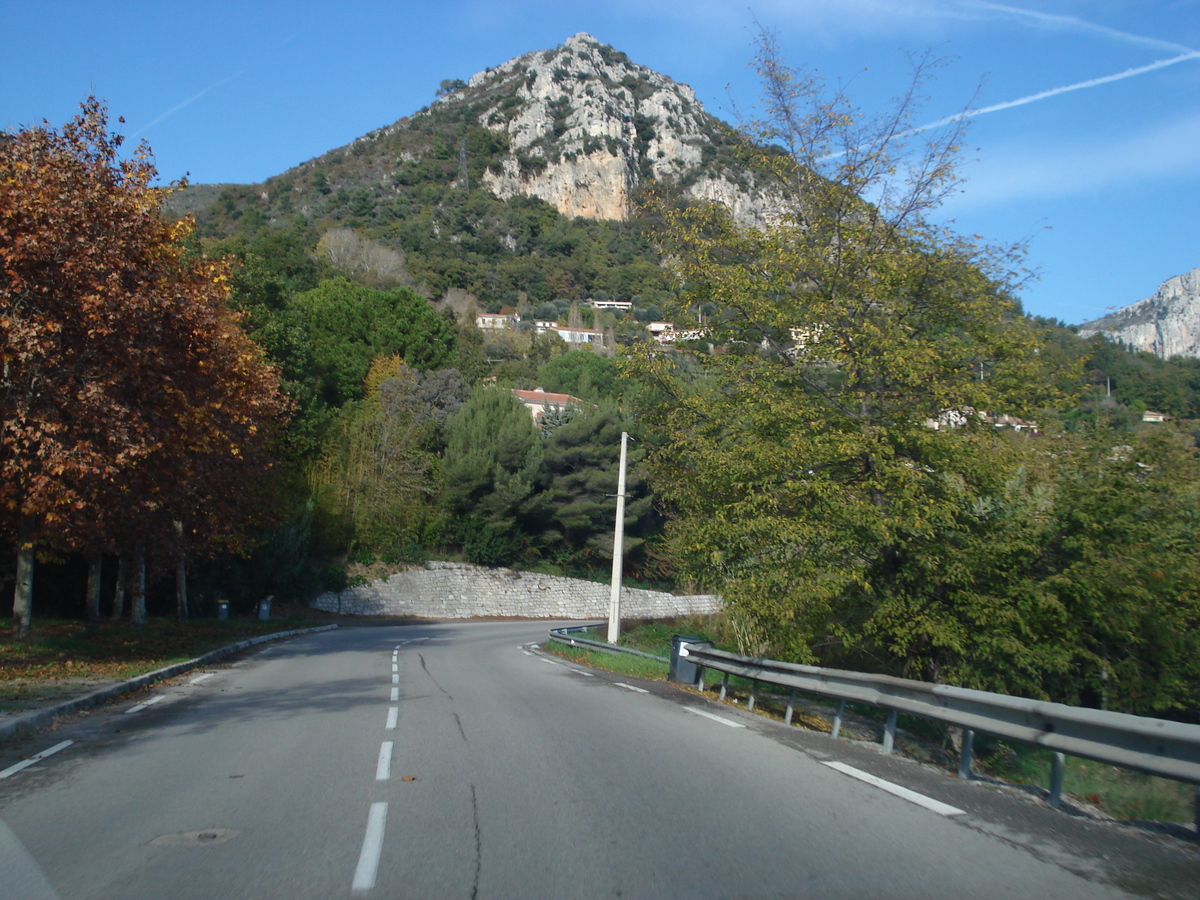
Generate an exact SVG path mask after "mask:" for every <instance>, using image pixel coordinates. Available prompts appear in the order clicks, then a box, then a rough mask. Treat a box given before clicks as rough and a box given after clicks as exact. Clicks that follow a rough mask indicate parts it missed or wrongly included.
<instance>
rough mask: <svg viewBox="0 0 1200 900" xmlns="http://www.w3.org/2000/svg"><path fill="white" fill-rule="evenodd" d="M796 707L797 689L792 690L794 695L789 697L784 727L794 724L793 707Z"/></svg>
mask: <svg viewBox="0 0 1200 900" xmlns="http://www.w3.org/2000/svg"><path fill="white" fill-rule="evenodd" d="M795 705H796V689H795V688H792V693H791V694H789V695H788V705H787V712H786V713H784V716H783V724H784V725H791V724H792V709H793V707H795Z"/></svg>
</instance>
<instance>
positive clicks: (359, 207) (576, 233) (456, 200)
mask: <svg viewBox="0 0 1200 900" xmlns="http://www.w3.org/2000/svg"><path fill="white" fill-rule="evenodd" d="M447 87H448V88H449V89H450V92H449V93H447V94H446V95H445V96H443V97H440V98H439V99H438V100H437V101H435V102H434V103H433V104H431V105H430V106H429V107H426V108H424V109H422V110H420V111H418V112H416V113H414V114H413V115H412V116H409V117H406V118H403V119H400V120H399V121H397V122H395V123H393V124H392V125H389V126H387V127H385V128H380V129H377V130H375V131H373V132H370V133H369V134H366V135H364V136H362V137H360V138H358V139H356V140H355V141H353V142H352V143H350V144H349V145H347V146H345V147H341V148H337V149H334V150H330V151H329V152H328V153H325V154H323V155H322V156H320V157H318V158H316V159H312V160H309V161H308V162H305V163H303V164H301V165H299V166H296V167H294V168H293V169H290V170H289V171H287V172H285V173H283V174H281V175H279V176H276V177H274V178H270V179H268V180H267V181H266V182H265V183H263V184H261V185H230V186H225V187H224V188H223V189H220V190H217V189H215V186H206V185H198V186H196V187H194V188H189V189H188V190H186V191H184V192H181V193H180V194H178V195H176V196H174V197H172V198H171V200H170V203H171V206H172V208H173V209H175V210H176V211H177V212H178V213H180V214H182V213H184V212H192V213H193V214H195V215H196V216H197V218H198V220H199V222H200V226H201V233H202V234H203V235H205V236H207V237H209V238H225V237H228V236H231V235H242V236H245V237H248V238H252V237H253V236H254V235H257V234H261V233H265V232H275V233H283V232H292V233H302V234H303V236H304V237H303V239H304V240H305V241H306V242H307V245H308V247H309V249H310V250H311V249H315V248H316V245H317V240H318V238H319V237H320V236H321V235H322V234H324V233H326V232H328V231H330V230H331V229H344V228H351V229H354V230H355V231H357V232H359V233H360V234H362V235H363V236H364V237H367V238H370V239H371V240H373V241H374V242H376V243H378V244H380V245H381V246H383V247H385V248H387V249H389V250H392V251H395V252H397V253H400V254H403V255H404V257H405V261H406V265H407V270H408V273H409V274H410V276H411V279H410V280H411V282H413V283H416V284H417V285H419V286H421V288H422V290H423V291H424V293H426V294H427V295H428V296H430V297H440V296H443V295H444V294H446V292H447V291H450V290H452V289H458V290H461V291H466V292H468V293H470V294H471V295H473V296H474V297H476V298H478V299H479V300H480V302H481V303H482V304H483V305H484V306H496V305H497V304H500V303H508V304H520V303H524V302H526V301H529V302H531V303H533V304H537V303H545V302H548V301H551V300H561V299H571V298H580V297H587V296H596V295H599V294H601V293H604V294H608V295H609V296H613V297H617V298H620V299H629V300H633V301H634V305H635V308H636V309H641V310H644V311H645V312H646V314H647V315H651V316H652V315H653V314H654V308H655V304H656V303H657V302H659V301H660V300H662V299H664V298H665V296H666V295H668V294H670V293H673V292H674V290H675V283H674V280H673V279H672V278H671V277H670V276H669V275H668V273H667V272H666V271H665V270H664V269H663V268H662V267H661V265H660V260H659V256H658V252H657V250H656V248H655V247H654V245H653V244H652V242H651V241H649V240H648V239H647V237H646V235H645V231H644V227H643V226H644V225H645V221H644V219H643V216H642V213H641V212H640V210H639V206H638V201H639V195H640V192H642V191H643V190H644V189H645V188H646V187H647V186H649V185H657V186H659V187H660V188H661V189H663V190H665V191H666V192H667V193H668V194H669V195H673V196H675V197H678V198H680V199H686V198H694V199H705V200H716V201H721V202H724V203H726V204H727V205H728V206H729V207H730V208H731V209H732V210H733V211H734V214H735V216H736V217H737V218H738V219H739V221H741V222H743V223H747V224H755V223H759V222H761V221H763V220H764V218H768V217H770V215H771V214H772V210H773V208H775V205H776V204H775V202H774V199H773V197H772V195H771V193H770V191H769V190H765V189H764V188H763V187H761V185H762V184H766V183H768V182H767V181H766V179H764V178H762V177H761V176H759V175H756V174H755V173H753V172H751V171H750V170H749V169H748V168H747V166H746V165H745V163H744V161H743V158H742V155H741V154H740V152H739V147H740V139H739V138H737V137H736V136H735V135H734V133H733V131H732V129H730V128H729V127H728V126H726V125H724V124H723V123H721V122H720V121H719V120H717V119H716V118H715V117H713V116H711V115H709V114H708V113H707V112H705V111H704V109H703V107H702V105H701V104H700V103H699V102H698V101H697V100H696V98H695V94H694V93H693V92H692V90H691V89H690V88H688V87H686V86H685V85H681V84H678V83H676V82H674V81H672V80H671V79H669V78H667V77H665V76H663V75H660V74H658V73H655V72H653V71H651V70H650V69H647V68H645V67H643V66H638V65H636V64H634V63H632V62H630V61H629V59H628V58H627V57H626V56H625V55H624V54H623V53H620V52H618V51H616V50H614V49H613V48H611V47H608V46H606V45H604V44H601V43H600V42H598V41H596V40H595V39H593V38H591V37H589V36H588V35H585V34H579V35H575V36H574V37H572V38H570V39H569V40H568V41H566V42H565V43H564V44H563V45H562V46H561V47H558V48H556V49H554V50H544V51H536V52H533V53H528V54H525V55H524V56H521V57H518V58H517V59H514V60H511V61H509V62H507V63H505V64H503V65H502V66H499V67H497V68H494V69H489V70H487V71H485V72H481V73H479V74H478V75H475V76H474V77H472V78H471V79H470V81H469V82H467V83H463V82H458V83H457V84H447Z"/></svg>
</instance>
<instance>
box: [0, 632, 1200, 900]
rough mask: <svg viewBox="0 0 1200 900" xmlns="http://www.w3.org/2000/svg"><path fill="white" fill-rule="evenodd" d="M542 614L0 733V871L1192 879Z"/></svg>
mask: <svg viewBox="0 0 1200 900" xmlns="http://www.w3.org/2000/svg"><path fill="white" fill-rule="evenodd" d="M545 633H546V631H545V626H544V625H541V624H538V623H528V622H481V623H431V624H423V625H408V626H403V627H399V626H398V627H373V628H344V629H341V630H338V631H335V632H330V633H324V634H314V635H308V636H304V637H301V638H297V639H293V640H290V641H287V642H281V643H278V644H273V645H269V646H268V647H267V649H265V650H259V651H256V652H254V653H251V654H248V655H246V656H245V657H243V658H242V659H241V660H240V661H237V662H234V663H232V664H229V665H223V666H217V667H210V668H205V669H200V670H196V671H195V672H193V673H190V674H188V675H185V676H182V677H180V678H178V679H176V680H174V681H172V682H170V683H169V684H163V685H159V686H157V687H156V688H155V689H153V690H151V691H149V692H146V693H144V694H142V695H139V696H137V697H134V698H131V699H129V700H127V701H125V702H123V703H120V704H116V705H113V706H110V707H107V708H105V709H104V710H101V711H97V712H94V713H93V714H92V715H81V716H79V717H76V718H75V719H73V720H71V721H69V722H65V723H63V724H60V725H59V726H58V727H57V728H56V729H53V730H47V731H44V732H42V733H40V734H37V735H35V736H33V737H31V738H28V739H26V740H24V741H22V742H20V743H13V744H9V745H7V746H4V747H0V770H3V772H0V898H3V900H26V898H28V900H55V898H58V900H74V898H114V900H118V898H119V900H137V898H155V900H159V898H166V900H175V898H180V900H184V898H197V900H199V898H203V900H213V898H243V897H244V898H276V897H278V898H335V897H354V896H362V897H381V898H383V897H387V898H464V900H467V898H482V900H486V898H509V897H512V898H601V897H624V898H674V897H679V898H689V900H698V898H709V897H714V898H715V897H721V898H774V897H786V898H854V900H859V898H922V900H928V898H940V897H955V898H1001V897H1013V898H1022V900H1032V898H1089V900H1092V898H1108V897H1127V896H1164V897H1198V896H1200V848H1198V847H1196V846H1195V845H1188V844H1187V843H1185V842H1181V841H1178V840H1176V839H1173V838H1167V837H1155V836H1154V835H1152V834H1147V833H1144V832H1137V831H1133V830H1130V829H1125V828H1117V827H1114V826H1111V825H1102V824H1097V823H1094V822H1090V821H1085V820H1082V819H1080V818H1079V817H1072V816H1069V815H1065V814H1063V813H1060V812H1055V811H1052V810H1048V809H1046V808H1045V807H1044V805H1043V804H1041V803H1040V802H1036V801H1034V800H1032V799H1022V797H1021V796H1014V794H1016V793H1017V792H1011V791H997V790H996V789H994V788H990V787H988V786H986V785H982V784H979V783H963V782H959V781H957V780H956V779H952V778H948V777H946V776H945V775H942V774H940V773H937V772H934V771H932V770H930V769H927V768H925V767H922V766H919V765H917V764H915V763H911V762H907V761H903V760H898V759H893V758H885V757H882V756H881V755H880V754H878V753H877V752H875V751H874V750H872V749H870V748H865V747H861V746H853V745H850V744H848V743H846V742H840V743H839V742H834V741H832V740H830V739H829V738H828V736H825V735H819V734H813V733H808V732H804V731H803V730H801V729H797V728H790V729H788V728H784V727H783V726H782V725H780V724H778V723H775V722H771V721H767V720H764V719H761V718H759V717H756V716H754V715H753V714H750V713H746V712H744V711H741V710H738V709H735V708H731V707H728V706H719V705H717V704H715V703H713V702H711V701H708V700H705V699H702V698H700V697H698V696H696V695H694V694H689V693H687V692H684V691H678V690H675V689H673V688H670V687H667V686H664V685H658V684H654V683H642V682H629V683H627V684H622V683H621V681H622V679H621V678H620V677H619V676H614V675H609V674H607V673H600V672H591V671H589V670H585V669H582V668H581V667H579V666H576V665H574V664H568V663H566V662H564V661H562V660H558V659H551V658H547V657H545V656H543V655H541V654H539V653H538V652H537V651H536V650H535V649H533V648H531V647H530V646H529V645H530V644H531V643H534V642H539V641H541V640H542V639H543V638H544V636H545ZM67 741H70V742H71V743H70V744H66V743H65V742H67ZM60 745H61V748H60V749H58V750H56V752H54V753H53V754H51V755H48V756H45V757H44V758H42V759H39V760H36V761H34V762H33V763H32V764H28V765H25V766H24V767H22V768H20V769H18V770H15V771H10V769H11V767H13V766H17V765H21V764H22V763H23V762H24V763H29V760H28V758H27V757H31V756H35V755H36V754H37V753H39V752H42V751H46V750H49V749H52V748H55V747H59V746H60ZM22 757H26V759H24V760H22ZM830 763H834V764H836V765H830ZM6 767H8V768H6ZM4 773H7V774H4ZM864 776H866V777H867V779H868V780H863V778H864ZM872 777H873V778H875V779H876V780H875V781H870V780H869V779H870V778H872ZM897 787H900V788H906V789H907V790H909V791H910V792H911V793H910V794H907V795H905V796H897V794H896V792H895V789H896V788H897Z"/></svg>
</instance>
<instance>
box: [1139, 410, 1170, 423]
mask: <svg viewBox="0 0 1200 900" xmlns="http://www.w3.org/2000/svg"><path fill="white" fill-rule="evenodd" d="M1169 418H1171V417H1170V416H1168V415H1167V414H1166V413H1160V412H1152V411H1151V410H1146V411H1145V412H1144V413H1142V421H1143V422H1165V421H1167V419H1169Z"/></svg>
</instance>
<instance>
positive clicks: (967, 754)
mask: <svg viewBox="0 0 1200 900" xmlns="http://www.w3.org/2000/svg"><path fill="white" fill-rule="evenodd" d="M974 755H975V732H974V731H973V730H972V729H970V728H964V729H963V734H962V748H961V749H960V750H959V754H958V777H959V778H970V777H971V760H972V758H973V757H974Z"/></svg>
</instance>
